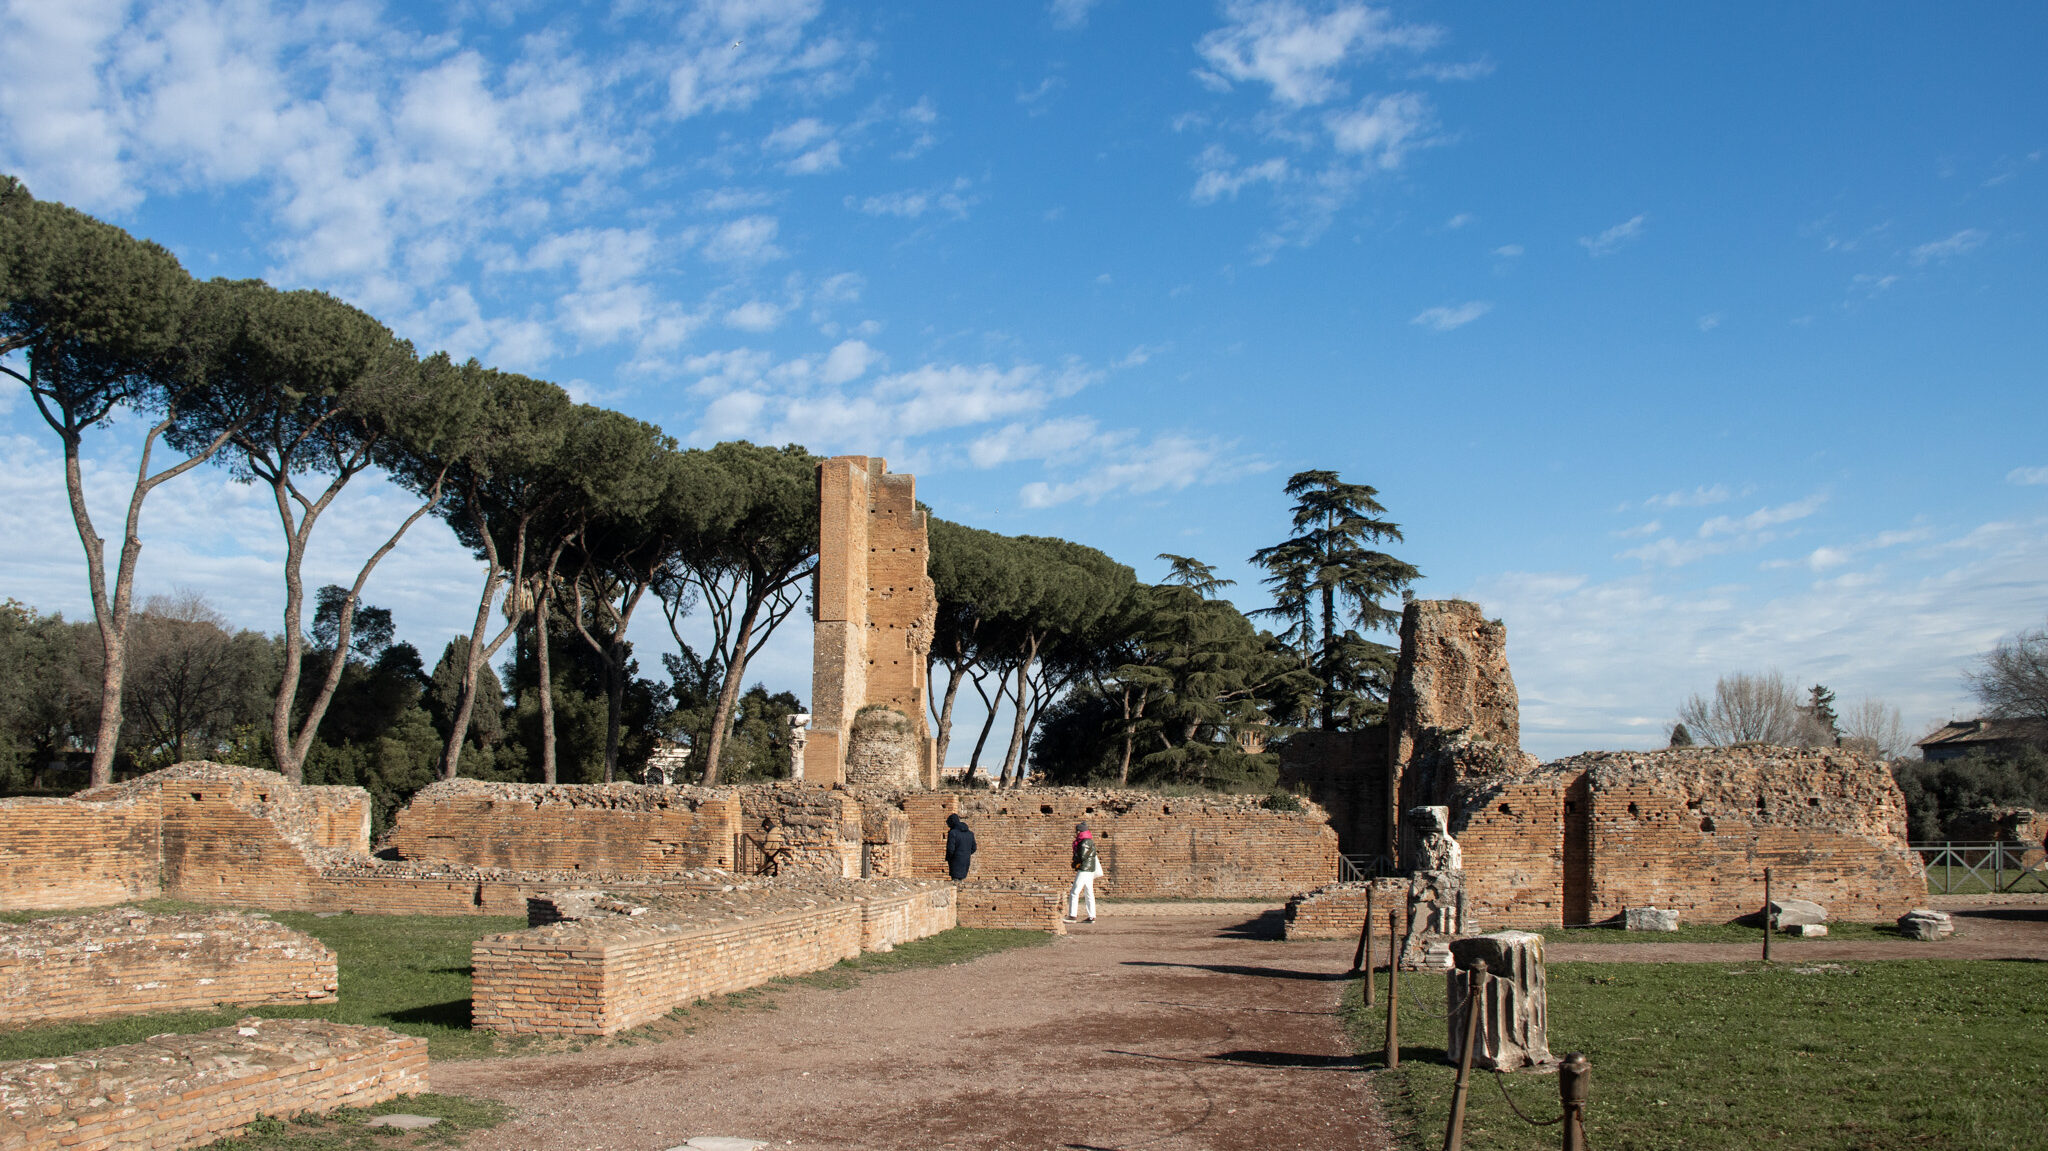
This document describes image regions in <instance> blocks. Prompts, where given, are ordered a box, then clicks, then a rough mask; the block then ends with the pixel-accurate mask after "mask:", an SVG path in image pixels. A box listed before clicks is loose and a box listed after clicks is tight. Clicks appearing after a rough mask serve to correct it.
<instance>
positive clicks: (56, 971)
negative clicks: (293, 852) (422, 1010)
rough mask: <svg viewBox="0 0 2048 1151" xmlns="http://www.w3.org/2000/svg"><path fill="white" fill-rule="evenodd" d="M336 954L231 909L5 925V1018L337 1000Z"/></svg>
mask: <svg viewBox="0 0 2048 1151" xmlns="http://www.w3.org/2000/svg"><path fill="white" fill-rule="evenodd" d="M336 986H337V984H336V982H335V965H334V952H332V951H329V950H328V949H327V948H326V946H324V945H323V944H322V943H321V942H320V941H319V940H317V939H314V938H313V937H312V936H310V935H306V934H303V933H301V932H297V931H293V930H292V929H291V928H289V927H286V926H284V925H283V924H281V923H275V922H272V921H271V920H269V919H265V918H263V917H262V916H256V915H238V914H235V913H233V912H227V911H212V912H200V913H195V914H189V915H151V914H149V913H148V912H144V911H139V910H137V909H135V908H132V907H130V908H122V909H119V910H116V911H107V912H102V913H100V914H97V915H80V916H71V917H66V918H61V919H37V920H31V921H30V922H28V923H24V924H0V1020H5V1021H6V1022H7V1023H8V1024H10V1025H14V1024H23V1023H31V1022H36V1021H40V1020H51V1019H98V1018H104V1017H106V1016H112V1015H133V1014H136V1013H139V1012H145V1011H182V1010H189V1011H209V1010H212V1009H213V1007H214V1005H215V1004H218V1003H234V1004H239V1005H243V1006H253V1005H255V1004H259V1003H332V1002H334V1001H335V988H336Z"/></svg>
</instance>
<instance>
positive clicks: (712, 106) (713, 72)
mask: <svg viewBox="0 0 2048 1151" xmlns="http://www.w3.org/2000/svg"><path fill="white" fill-rule="evenodd" d="M822 8H823V4H822V3H821V2H820V0H759V2H748V0H698V2H696V3H692V4H690V5H689V6H688V7H687V9H686V10H685V11H684V12H683V14H682V16H681V18H680V19H678V20H677V21H676V22H675V25H674V28H675V35H674V37H673V38H672V39H669V40H667V41H665V42H662V43H659V44H657V45H656V46H654V48H653V50H652V51H653V55H654V57H655V58H656V59H657V60H658V61H659V62H660V67H661V68H662V70H663V72H664V73H665V74H666V78H667V88H668V106H669V110H670V111H671V112H672V113H674V114H675V115H677V116H683V117H688V116H696V115H700V114H705V113H713V112H726V111H733V110H736V109H742V108H747V107H749V106H751V105H752V104H753V103H754V102H755V101H757V100H759V99H760V98H761V97H762V95H763V94H764V93H766V92H767V91H768V90H769V89H770V88H771V87H772V86H774V85H775V84H777V83H794V84H796V85H798V86H799V87H801V88H805V89H808V90H810V91H814V92H832V91H836V90H839V89H841V88H843V87H844V86H845V85H846V83H847V82H848V80H849V77H850V73H851V72H852V71H853V70H855V69H857V68H859V67H860V63H861V60H860V57H861V53H860V50H859V46H857V45H854V44H849V43H847V42H845V41H843V40H840V39H838V38H836V37H832V36H821V37H815V38H807V37H806V35H805V32H806V28H807V26H808V25H809V24H810V22H811V21H812V20H814V19H816V18H817V16H818V14H819V12H820V11H821V10H822Z"/></svg>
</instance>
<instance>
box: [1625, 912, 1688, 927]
mask: <svg viewBox="0 0 2048 1151" xmlns="http://www.w3.org/2000/svg"><path fill="white" fill-rule="evenodd" d="M1621 925H1622V927H1623V928H1625V929H1627V930H1629V931H1676V930H1678V913H1677V912H1676V911H1665V910H1663V909H1661V908H1656V907H1630V908H1627V909H1625V910H1623V911H1622V913H1621Z"/></svg>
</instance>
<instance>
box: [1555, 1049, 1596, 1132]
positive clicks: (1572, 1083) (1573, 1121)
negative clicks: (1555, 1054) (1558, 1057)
mask: <svg viewBox="0 0 2048 1151" xmlns="http://www.w3.org/2000/svg"><path fill="white" fill-rule="evenodd" d="M1592 1086H1593V1068H1592V1065H1591V1064H1590V1063H1588V1062H1587V1060H1586V1056H1585V1054H1584V1053H1582V1052H1578V1051H1574V1052H1572V1053H1571V1054H1570V1055H1567V1056H1565V1057H1564V1062H1563V1063H1561V1064H1559V1065H1558V1068H1557V1094H1558V1098H1559V1099H1560V1100H1561V1101H1563V1103H1564V1151H1586V1095H1587V1093H1588V1092H1589V1091H1590V1090H1591V1088H1592Z"/></svg>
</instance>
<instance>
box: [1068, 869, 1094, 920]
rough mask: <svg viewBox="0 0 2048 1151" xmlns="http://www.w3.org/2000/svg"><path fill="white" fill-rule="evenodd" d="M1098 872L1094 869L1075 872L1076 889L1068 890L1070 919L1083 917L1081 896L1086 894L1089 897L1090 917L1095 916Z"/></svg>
mask: <svg viewBox="0 0 2048 1151" xmlns="http://www.w3.org/2000/svg"><path fill="white" fill-rule="evenodd" d="M1097 874H1099V873H1098V872H1093V871H1077V872H1075V873H1074V889H1073V890H1072V891H1069V892H1067V918H1068V919H1079V918H1080V917H1081V897H1082V896H1084V895H1085V896H1087V897H1088V918H1090V919H1093V918H1095V877H1096V875H1097Z"/></svg>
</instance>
